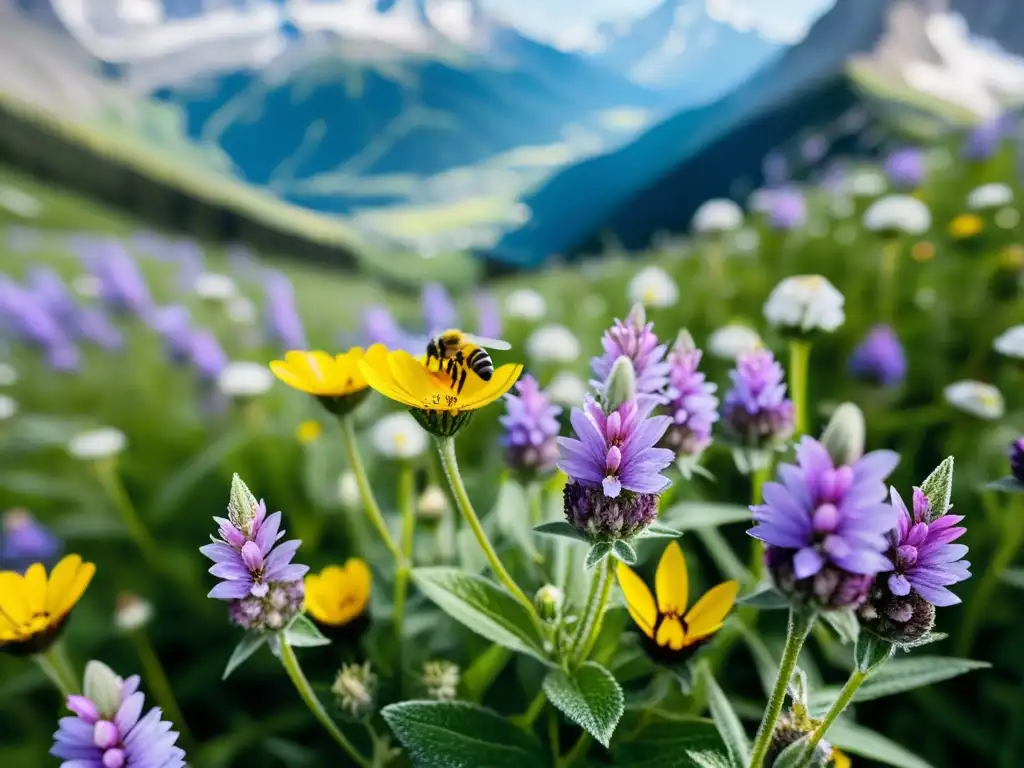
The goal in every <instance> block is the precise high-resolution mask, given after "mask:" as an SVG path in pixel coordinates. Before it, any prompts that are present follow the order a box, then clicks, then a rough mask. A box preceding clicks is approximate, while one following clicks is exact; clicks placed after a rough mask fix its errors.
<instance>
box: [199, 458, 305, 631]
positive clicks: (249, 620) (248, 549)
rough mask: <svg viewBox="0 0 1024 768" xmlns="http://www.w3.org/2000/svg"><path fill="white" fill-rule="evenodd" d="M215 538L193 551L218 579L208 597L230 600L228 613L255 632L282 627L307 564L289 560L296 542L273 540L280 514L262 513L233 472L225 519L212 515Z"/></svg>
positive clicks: (298, 601)
mask: <svg viewBox="0 0 1024 768" xmlns="http://www.w3.org/2000/svg"><path fill="white" fill-rule="evenodd" d="M214 520H215V521H216V522H217V526H218V529H219V533H220V540H218V539H216V538H214V537H212V536H211V537H210V538H211V540H212V542H213V543H212V544H207V545H205V546H203V547H200V549H199V551H200V552H201V553H202V554H203V555H205V556H206V557H208V558H210V559H211V560H213V562H214V565H213V566H212V567H211V568H210V573H211V574H213V575H214V576H216V577H217V578H219V579H222V581H221V582H220V583H219V584H217V586H215V587H214V588H213V589H212V590H210V594H209V595H208V596H209V597H212V598H215V599H218V600H229V601H231V606H230V615H231V618H232V620H233V621H235V623H237V624H239V625H240V626H242V627H243V628H245V629H253V630H258V631H266V630H276V629H280V628H281V627H283V626H284V625H285V624H287V623H288V621H289V620H290V619H291V618H292V616H294V615H295V614H296V613H298V612H299V611H300V610H301V609H302V603H303V598H304V597H305V591H304V588H303V581H302V578H303V576H305V575H306V572H307V571H308V570H309V567H308V566H305V565H298V564H295V563H292V558H293V557H294V556H295V552H296V551H297V550H298V548H299V545H300V544H301V543H302V542H300V541H298V540H295V539H293V540H291V541H286V542H283V543H281V544H277V542H278V540H280V539H281V538H282V537H283V536H284V531H279V528H280V525H281V513H280V512H275V513H274V514H272V515H269V516H268V515H267V507H266V505H265V504H264V503H263V502H262V501H260V502H258V503H257V502H256V500H255V498H254V497H253V496H252V494H251V493H250V492H249V489H248V488H247V487H245V484H244V483H242V481H241V480H240V479H239V478H238V476H237V475H236V476H235V479H234V481H233V482H232V501H231V504H229V505H228V519H224V518H220V517H215V518H214Z"/></svg>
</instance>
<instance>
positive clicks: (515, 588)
mask: <svg viewBox="0 0 1024 768" xmlns="http://www.w3.org/2000/svg"><path fill="white" fill-rule="evenodd" d="M435 439H436V440H437V451H438V453H439V454H440V456H441V465H442V466H443V467H444V473H445V475H446V476H447V477H448V484H449V485H450V486H451V489H452V495H454V496H455V504H456V505H457V506H458V508H459V512H461V513H462V518H463V519H464V520H465V521H466V524H467V525H469V527H470V530H472V531H473V535H474V536H475V537H476V540H477V543H478V544H479V545H480V549H482V550H483V551H484V555H485V556H486V558H487V562H488V563H489V564H490V566H491V570H492V571H494V575H495V576H496V577H497V578H498V581H500V582H501V583H502V584H503V585H504V586H505V588H506V589H507V590H508V591H509V592H511V593H512V595H513V597H515V598H516V600H518V601H519V602H521V603H522V604H523V605H524V606H526V608H527V610H529V611H530V615H531V616H533V618H534V620H535V622H536V623H537V625H538V626H540V619H539V618H538V617H537V612H536V611H535V610H534V608H533V603H532V602H530V599H529V598H528V597H527V596H526V594H525V593H524V592H523V590H522V589H520V588H519V585H518V584H516V582H515V580H514V579H513V578H512V576H511V574H509V572H508V571H507V570H506V569H505V566H504V565H502V563H501V560H500V559H499V558H498V553H497V552H495V551H494V546H493V545H492V544H491V542H490V540H489V539H488V538H487V533H486V532H485V531H484V527H483V524H482V523H481V522H480V518H479V517H477V514H476V511H475V510H474V509H473V504H472V502H471V501H470V500H469V494H468V493H466V486H465V485H464V484H463V483H462V475H461V474H460V473H459V463H458V461H457V459H456V458H455V441H454V440H453V439H452V438H450V437H438V438H435Z"/></svg>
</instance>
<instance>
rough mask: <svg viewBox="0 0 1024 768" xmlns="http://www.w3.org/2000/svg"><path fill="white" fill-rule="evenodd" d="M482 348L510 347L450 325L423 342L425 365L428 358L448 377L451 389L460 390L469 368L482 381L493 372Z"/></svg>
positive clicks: (490, 362) (491, 362) (486, 379)
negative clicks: (425, 342) (425, 352)
mask: <svg viewBox="0 0 1024 768" xmlns="http://www.w3.org/2000/svg"><path fill="white" fill-rule="evenodd" d="M484 347H489V348H491V349H500V350H506V349H512V345H511V344H509V343H508V342H507V341H501V340H500V339H485V338H482V337H480V336H474V335H473V334H471V333H463V332H462V331H460V330H457V329H454V328H453V329H452V330H449V331H444V332H443V333H439V334H437V336H435V337H434V338H432V339H431V340H430V341H429V342H428V343H427V366H428V367H429V366H430V361H431V360H436V361H437V370H438V371H444V373H446V374H448V376H450V377H451V380H452V389H454V390H455V391H456V392H462V388H463V387H464V386H465V384H466V374H467V373H468V372H469V371H472V372H473V373H475V374H476V375H477V376H479V377H480V378H481V379H483V380H484V381H490V379H491V376H492V375H493V374H494V363H493V361H492V360H491V356H490V355H489V354H487V350H486V349H484Z"/></svg>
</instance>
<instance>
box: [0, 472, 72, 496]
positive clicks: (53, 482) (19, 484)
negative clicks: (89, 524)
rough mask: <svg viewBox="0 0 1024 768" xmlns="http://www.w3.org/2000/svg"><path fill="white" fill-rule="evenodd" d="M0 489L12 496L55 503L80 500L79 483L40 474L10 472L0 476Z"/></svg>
mask: <svg viewBox="0 0 1024 768" xmlns="http://www.w3.org/2000/svg"><path fill="white" fill-rule="evenodd" d="M0 488H2V489H3V490H4V491H6V492H7V493H10V494H12V495H14V496H31V497H34V498H37V499H53V500H56V501H76V502H80V501H81V500H82V486H81V484H80V483H75V482H69V481H67V480H61V479H60V478H58V477H54V476H53V474H44V473H42V472H25V471H17V470H12V471H10V472H4V473H3V474H0Z"/></svg>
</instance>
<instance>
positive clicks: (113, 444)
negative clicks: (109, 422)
mask: <svg viewBox="0 0 1024 768" xmlns="http://www.w3.org/2000/svg"><path fill="white" fill-rule="evenodd" d="M127 445H128V438H127V437H125V434H124V432H122V431H121V430H120V429H117V428H116V427H101V428H100V429H92V430H89V431H88V432H81V433H79V434H77V435H75V436H74V437H72V438H71V440H70V441H68V453H70V454H71V455H72V456H74V457H75V458H76V459H80V460H82V461H99V460H100V459H108V458H111V457H112V456H117V454H119V453H121V451H123V450H124V449H125V446H127Z"/></svg>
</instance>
